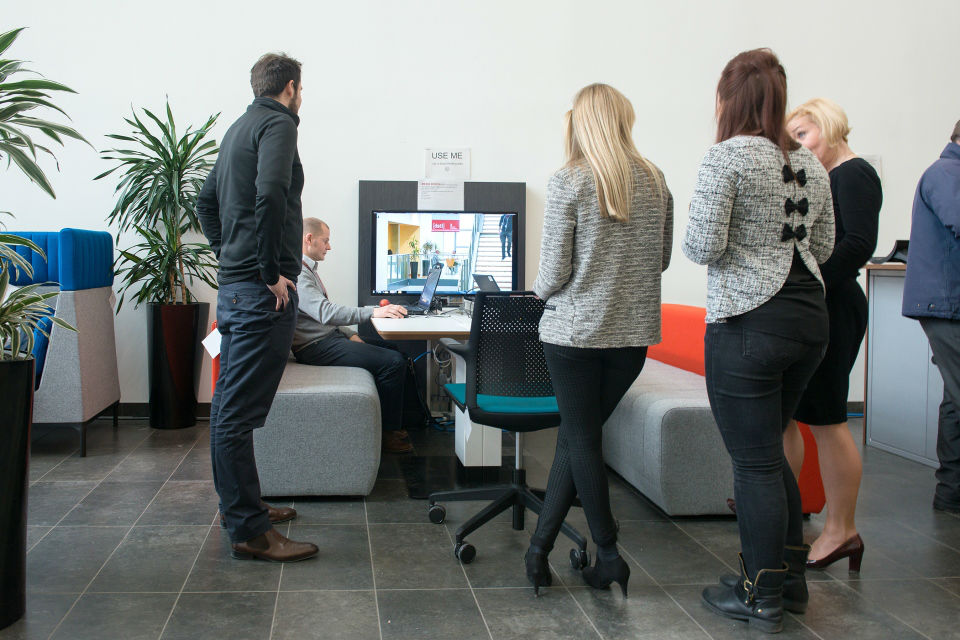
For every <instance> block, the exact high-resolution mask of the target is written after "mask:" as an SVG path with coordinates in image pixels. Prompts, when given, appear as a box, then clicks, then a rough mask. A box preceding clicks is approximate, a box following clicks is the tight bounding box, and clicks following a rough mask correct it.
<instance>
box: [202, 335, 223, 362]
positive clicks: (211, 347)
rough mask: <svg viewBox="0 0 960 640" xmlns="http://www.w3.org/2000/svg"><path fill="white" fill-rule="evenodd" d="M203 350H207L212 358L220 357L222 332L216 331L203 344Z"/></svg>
mask: <svg viewBox="0 0 960 640" xmlns="http://www.w3.org/2000/svg"><path fill="white" fill-rule="evenodd" d="M201 344H202V345H203V348H204V349H206V350H207V353H209V354H210V357H211V358H216V357H217V356H218V355H220V332H219V331H217V330H216V329H214V330H213V331H211V332H210V333H209V335H207V337H206V338H204V339H203V341H202V342H201Z"/></svg>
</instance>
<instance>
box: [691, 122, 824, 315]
mask: <svg viewBox="0 0 960 640" xmlns="http://www.w3.org/2000/svg"><path fill="white" fill-rule="evenodd" d="M788 155H789V158H790V167H791V169H790V171H787V170H785V169H784V165H785V164H786V163H785V160H784V156H783V153H782V152H781V150H780V147H778V146H777V145H775V144H774V143H773V142H771V141H770V140H768V139H767V138H763V137H760V136H737V137H734V138H730V139H729V140H724V141H723V142H720V143H718V144H715V145H713V146H712V147H710V149H709V150H708V151H707V154H706V156H704V158H703V162H701V164H700V172H699V174H698V176H697V184H696V187H695V188H694V192H693V199H692V200H691V202H690V221H689V223H688V224H687V232H686V237H685V238H684V240H683V253H684V254H685V255H686V256H687V257H688V258H690V259H691V260H692V261H694V262H696V263H697V264H705V265H708V266H707V322H722V321H724V320H725V319H726V318H729V317H732V316H736V315H740V314H742V313H746V312H747V311H750V310H752V309H755V308H757V307H759V306H760V305H761V304H763V303H764V302H766V301H767V300H769V299H770V298H772V297H773V296H774V294H776V293H777V292H778V291H780V289H781V288H782V287H783V284H784V283H785V282H786V280H787V274H788V273H789V271H790V265H791V263H792V261H793V248H794V247H796V248H797V250H798V251H799V253H800V257H801V258H802V259H803V263H804V264H805V265H806V266H807V268H808V269H809V270H810V273H812V274H813V275H814V276H816V277H817V279H818V280H820V282H821V284H822V283H823V278H822V277H821V276H820V268H819V266H818V265H819V264H820V263H822V262H824V261H826V259H827V258H829V257H830V253H831V252H832V251H833V242H834V219H833V199H832V197H831V195H830V178H829V177H828V176H827V172H826V170H825V169H824V168H823V165H821V164H820V162H819V161H818V160H817V158H816V156H814V155H813V154H812V153H811V152H810V151H808V150H807V149H804V148H803V147H801V148H799V149H797V150H796V151H790V152H789V153H788ZM801 171H802V172H803V173H801ZM791 174H792V175H793V176H795V175H800V176H801V179H797V178H796V177H791ZM801 182H804V183H805V184H804V185H801V184H800V183H801ZM788 200H789V203H788ZM804 211H806V213H804ZM800 236H802V237H800Z"/></svg>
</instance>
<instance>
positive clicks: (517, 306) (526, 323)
mask: <svg viewBox="0 0 960 640" xmlns="http://www.w3.org/2000/svg"><path fill="white" fill-rule="evenodd" d="M542 315H543V300H540V299H539V298H537V297H536V296H535V295H534V294H533V293H531V292H480V293H478V294H477V295H476V298H475V301H474V307H473V322H472V324H471V326H470V344H471V345H472V347H473V350H474V353H475V357H473V358H471V359H470V362H468V366H467V388H466V396H467V404H468V406H470V405H475V404H476V394H485V395H494V396H511V397H520V398H531V397H546V396H552V395H554V392H553V383H552V382H551V381H550V372H549V371H548V370H547V363H546V360H545V359H544V357H543V344H542V343H541V342H540V316H542ZM471 369H473V370H472V371H471Z"/></svg>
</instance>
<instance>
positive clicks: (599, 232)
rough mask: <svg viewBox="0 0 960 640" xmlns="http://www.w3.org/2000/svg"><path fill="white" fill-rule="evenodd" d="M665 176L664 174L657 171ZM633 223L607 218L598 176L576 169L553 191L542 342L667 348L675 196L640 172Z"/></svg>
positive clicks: (540, 283) (546, 235)
mask: <svg viewBox="0 0 960 640" xmlns="http://www.w3.org/2000/svg"><path fill="white" fill-rule="evenodd" d="M657 172H660V170H659V169H657ZM633 175H634V190H633V203H632V206H631V207H630V219H629V220H628V221H627V222H616V221H614V220H610V219H608V218H606V217H603V216H602V215H601V214H600V202H599V200H598V198H597V189H596V184H595V181H594V178H593V173H592V172H591V171H590V169H589V167H587V166H586V165H580V166H573V167H571V166H568V167H564V168H563V169H561V170H560V171H558V172H557V173H556V174H554V176H553V177H552V178H551V179H550V182H549V183H548V184H547V198H546V209H545V211H544V216H543V242H542V243H541V246H540V269H539V273H538V274H537V279H536V281H535V282H534V284H533V290H534V292H535V293H536V294H537V295H538V296H540V297H541V298H543V299H544V300H545V301H546V310H545V311H544V313H543V318H542V319H541V320H540V339H541V340H542V341H544V342H548V343H550V344H556V345H564V346H572V347H583V348H610V347H639V346H646V345H651V344H656V343H658V342H660V274H661V272H662V271H664V270H665V269H666V268H667V266H668V265H669V264H670V252H671V250H672V245H673V196H672V195H671V194H670V191H669V189H667V187H666V183H665V182H663V173H662V172H660V179H661V184H662V185H663V190H662V192H660V191H658V189H657V185H656V182H655V181H654V180H653V179H652V177H650V176H648V175H647V173H646V172H645V171H644V170H643V169H642V168H640V167H639V166H635V167H634V171H633Z"/></svg>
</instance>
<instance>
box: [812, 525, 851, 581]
mask: <svg viewBox="0 0 960 640" xmlns="http://www.w3.org/2000/svg"><path fill="white" fill-rule="evenodd" d="M863 548H864V547H863V538H861V537H860V534H859V533H858V534H857V535H855V536H853V537H852V538H850V539H849V540H847V541H846V542H844V543H843V544H841V545H840V546H839V547H837V548H836V549H834V550H833V551H831V552H830V553H828V554H827V555H825V556H824V557H822V558H820V559H819V560H807V569H823V568H825V567H828V566H830V565H831V564H833V563H834V562H836V561H837V560H840V559H841V558H850V564H849V566H848V569H849V570H850V571H855V572H857V573H859V572H860V562H861V561H862V560H863Z"/></svg>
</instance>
